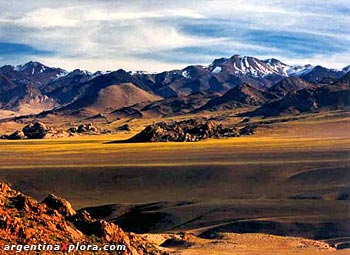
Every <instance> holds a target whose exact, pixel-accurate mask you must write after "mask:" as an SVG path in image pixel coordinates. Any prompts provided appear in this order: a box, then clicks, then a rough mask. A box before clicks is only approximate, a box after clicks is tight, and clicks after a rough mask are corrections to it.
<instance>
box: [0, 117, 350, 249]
mask: <svg viewBox="0 0 350 255" xmlns="http://www.w3.org/2000/svg"><path fill="white" fill-rule="evenodd" d="M225 121H226V122H227V123H230V122H232V123H233V122H234V121H237V120H236V119H234V118H232V119H230V118H228V119H227V120H225ZM253 121H261V120H259V119H256V120H253ZM264 121H266V120H264ZM120 124H122V123H116V125H120ZM130 124H131V125H133V127H134V129H133V132H131V133H120V134H118V135H106V136H90V137H75V138H71V139H56V140H36V141H29V140H27V141H26V140H24V141H0V169H1V171H0V177H1V179H2V180H5V181H9V182H11V183H13V185H14V187H16V188H18V189H19V190H21V191H22V192H24V193H26V194H29V195H33V196H34V197H36V198H38V199H41V198H43V197H44V196H45V195H47V193H51V192H54V193H55V194H57V195H60V196H62V197H64V198H66V199H68V200H70V201H71V202H72V203H73V205H74V206H75V207H76V208H81V207H87V206H98V205H106V204H113V205H111V206H109V207H108V209H109V215H107V218H109V219H110V220H112V221H114V222H116V223H118V224H120V225H121V226H122V227H123V226H124V225H125V226H124V227H125V228H127V230H132V231H136V232H155V233H157V232H176V231H184V230H186V231H195V232H196V234H205V233H209V234H210V233H211V231H213V233H214V232H230V231H233V230H236V231H238V232H249V227H250V228H252V227H255V228H256V227H258V231H259V230H260V231H261V232H267V233H271V231H272V233H273V234H285V235H294V236H298V235H301V236H305V237H308V238H309V237H310V238H315V235H316V237H318V238H319V239H327V238H326V237H325V233H326V234H327V231H328V232H330V234H332V235H335V236H337V235H339V236H343V235H345V234H347V233H349V227H348V225H349V224H348V222H349V202H348V200H346V199H345V200H344V198H346V196H347V195H348V194H349V193H350V187H349V178H350V170H349V165H350V157H349V155H350V154H349V152H350V132H349V131H348V130H349V127H350V115H349V114H348V113H346V112H345V113H344V112H331V113H325V114H322V115H321V114H316V115H315V114H311V115H306V116H304V117H303V118H301V119H300V120H295V121H289V122H283V123H276V124H273V125H268V126H267V127H265V128H261V129H260V130H259V132H258V134H257V135H256V136H252V137H240V138H231V139H221V140H208V141H203V142H196V143H161V144H160V143H150V144H109V143H108V142H110V141H115V140H122V139H125V138H128V137H130V136H131V135H133V134H134V133H135V132H137V131H138V130H140V129H141V128H142V126H143V125H145V121H144V120H135V121H134V122H132V123H130ZM115 204H116V205H115ZM135 204H138V205H142V206H141V207H139V208H138V211H137V212H136V213H135V212H133V213H134V214H132V213H129V214H128V216H129V217H124V218H123V217H121V215H123V214H125V212H131V211H132V210H134V209H135V207H134V205H135ZM242 220H243V221H242ZM244 220H246V221H244ZM242 222H248V223H247V224H246V223H242ZM261 222H267V223H270V224H277V226H278V228H280V229H279V230H280V232H276V233H275V232H273V230H271V227H266V226H261V224H260V223H261ZM295 223H300V224H304V226H308V229H305V231H304V232H300V229H298V228H297V229H295V226H294V225H293V224H295ZM326 223H327V224H328V223H330V224H331V225H330V229H331V230H330V229H327V227H325V226H323V230H320V231H318V232H317V231H316V232H315V231H313V230H312V229H313V227H314V226H318V227H319V228H321V229H322V227H320V226H321V225H320V224H326ZM278 224H279V225H278ZM307 224H309V225H307ZM274 226H275V225H274ZM328 227H329V226H328ZM247 229H248V231H247ZM281 229H282V230H281ZM281 231H282V232H281ZM298 231H299V232H298ZM322 231H323V232H322ZM253 237H254V235H252V236H249V235H247V236H245V237H242V238H243V239H240V240H245V241H244V242H246V244H244V243H240V242H241V241H239V240H238V239H237V238H238V237H237V236H229V237H227V238H226V239H225V238H224V239H220V240H226V241H227V242H226V241H216V242H214V241H210V240H207V239H205V240H202V239H201V241H198V243H197V245H195V246H193V247H192V248H191V249H186V250H185V251H184V250H182V251H181V254H221V255H222V254H262V253H259V250H260V249H261V248H262V246H261V245H262V244H261V242H260V244H254V242H255V241H254V240H255V239H254V238H257V239H256V240H259V238H265V237H261V236H255V237H254V238H253ZM322 237H325V238H322ZM251 238H252V239H251ZM266 238H268V237H266ZM283 240H284V239H278V238H277V239H274V240H272V241H271V242H270V241H269V240H267V241H264V242H265V243H266V245H267V244H268V245H269V246H270V245H272V246H273V244H274V243H275V244H276V247H280V246H283V247H288V245H292V246H293V245H294V243H293V241H291V242H290V243H289V244H288V245H285V244H284V243H283ZM201 242H205V243H201ZM248 246H249V247H250V248H249V250H247V249H246V247H248ZM297 246H298V245H297V244H295V247H294V246H293V247H294V248H286V249H285V252H280V251H279V250H278V249H277V250H276V253H274V254H299V253H298V252H299V251H301V252H304V253H302V254H316V251H318V249H316V248H315V249H314V248H310V249H311V250H309V248H308V249H304V250H300V248H298V247H297ZM208 247H209V248H208ZM210 247H216V249H217V250H218V251H220V252H216V253H215V252H214V253H213V252H211V251H210ZM233 247H234V248H235V253H230V250H231V249H232V248H233ZM263 247H264V248H265V247H267V246H265V244H264V245H263ZM254 249H256V251H254ZM269 249H270V248H269ZM295 249H296V250H297V251H298V252H297V251H296V252H294V250H295ZM204 250H206V252H207V253H205V252H204ZM272 250H273V249H272ZM345 251H346V250H344V251H342V252H339V254H348V253H345ZM208 252H209V253H208ZM254 252H256V253H254ZM332 253H334V251H327V252H325V253H322V254H332ZM337 253H338V252H337ZM266 254H270V253H266Z"/></svg>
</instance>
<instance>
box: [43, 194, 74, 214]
mask: <svg viewBox="0 0 350 255" xmlns="http://www.w3.org/2000/svg"><path fill="white" fill-rule="evenodd" d="M43 203H44V204H46V205H47V206H48V207H50V208H52V209H55V210H57V211H58V212H59V213H60V214H62V215H64V216H65V217H70V216H73V215H75V214H76V212H75V210H74V209H73V207H72V205H71V204H70V203H69V202H68V201H67V200H65V199H63V198H60V197H57V196H55V195H54V194H50V195H48V196H47V197H46V198H45V199H44V201H43Z"/></svg>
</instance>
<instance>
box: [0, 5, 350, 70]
mask: <svg viewBox="0 0 350 255" xmlns="http://www.w3.org/2000/svg"><path fill="white" fill-rule="evenodd" d="M0 9H1V13H0V64H14V65H15V64H20V63H24V62H27V61H30V60H35V61H40V62H43V63H44V64H47V65H50V66H60V67H62V68H66V69H68V70H71V69H75V68H82V69H87V70H90V71H96V70H115V69H118V68H124V69H127V70H146V71H161V70H169V69H173V68H183V67H184V66H186V65H189V64H204V65H205V64H209V63H211V62H212V60H213V59H215V58H220V57H229V56H232V55H234V54H240V55H249V56H255V57H258V58H262V59H265V58H270V57H275V58H278V59H280V60H282V61H284V62H286V63H288V64H309V63H310V64H313V65H316V64H321V65H324V66H326V67H333V68H342V67H344V66H346V65H349V64H350V15H349V13H350V1H348V0H340V1H322V0H317V1H316V0H308V1H307V0H295V1H280V0H269V1H257V0H245V1H243V0H238V1H236V0H235V1H233V0H230V1H228V0H215V1H209V0H196V1H194V0H187V1H184V0H178V1H162V0H152V1H146V0H139V1H136V0H134V1H132V0H129V1H118V0H105V1H101V0H100V1H98V0H84V1H77V0H69V1H68V0H62V1H59V2H58V1H54V0H36V1H0Z"/></svg>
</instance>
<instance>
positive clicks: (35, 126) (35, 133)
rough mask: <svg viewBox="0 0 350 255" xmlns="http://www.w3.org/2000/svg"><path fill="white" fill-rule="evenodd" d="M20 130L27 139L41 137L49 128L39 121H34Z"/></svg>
mask: <svg viewBox="0 0 350 255" xmlns="http://www.w3.org/2000/svg"><path fill="white" fill-rule="evenodd" d="M22 131H23V133H24V135H25V136H26V137H27V138H28V139H42V138H44V137H45V135H46V134H47V133H48V132H49V128H48V127H47V126H46V125H45V124H43V123H41V122H34V123H31V124H28V125H26V126H25V127H24V128H23V130H22Z"/></svg>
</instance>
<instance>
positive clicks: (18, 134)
mask: <svg viewBox="0 0 350 255" xmlns="http://www.w3.org/2000/svg"><path fill="white" fill-rule="evenodd" d="M2 138H3V139H7V140H22V139H25V138H26V136H25V135H24V133H23V131H20V130H16V131H15V132H13V133H12V134H10V135H4V136H2Z"/></svg>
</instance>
